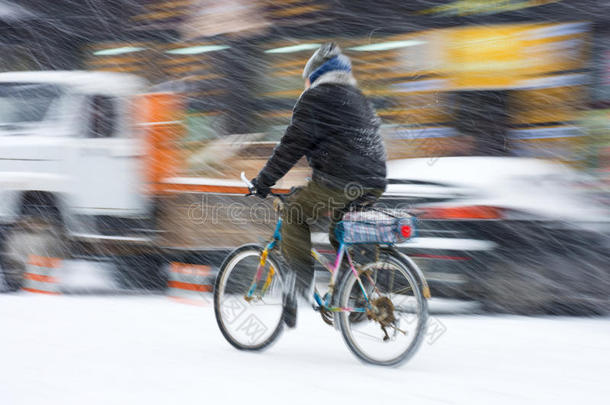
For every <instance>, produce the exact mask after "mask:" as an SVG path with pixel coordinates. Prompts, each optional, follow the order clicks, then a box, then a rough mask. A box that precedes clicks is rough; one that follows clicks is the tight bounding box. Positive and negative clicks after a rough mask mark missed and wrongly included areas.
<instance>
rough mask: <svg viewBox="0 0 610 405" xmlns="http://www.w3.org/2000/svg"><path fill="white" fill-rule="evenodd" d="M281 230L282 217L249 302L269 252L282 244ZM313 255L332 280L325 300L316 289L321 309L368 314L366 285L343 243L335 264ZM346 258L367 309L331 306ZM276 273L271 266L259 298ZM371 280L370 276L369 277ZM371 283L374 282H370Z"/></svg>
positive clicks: (249, 296) (250, 296)
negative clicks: (340, 270) (344, 258)
mask: <svg viewBox="0 0 610 405" xmlns="http://www.w3.org/2000/svg"><path fill="white" fill-rule="evenodd" d="M281 229H282V218H281V217H280V218H279V220H278V222H277V224H276V226H275V231H274V232H273V237H272V239H271V241H270V242H268V243H267V245H266V246H265V248H264V249H263V251H262V253H261V256H260V260H259V264H258V266H257V269H256V273H255V276H254V279H253V280H252V284H251V285H250V288H249V289H248V292H247V294H246V296H245V297H244V298H245V299H246V300H247V301H251V300H252V299H254V298H255V297H254V293H255V291H256V288H257V286H258V285H259V284H260V282H261V279H262V276H263V269H264V268H265V264H266V262H267V256H268V255H269V252H270V251H271V250H273V249H274V248H276V247H277V245H278V243H279V242H281V239H282V235H281V232H280V231H281ZM311 255H312V256H313V258H314V259H315V260H316V261H317V262H318V263H320V264H321V265H322V266H324V268H325V269H326V270H328V271H329V272H330V273H331V279H330V283H329V285H328V293H327V294H325V297H324V298H323V297H321V296H320V294H319V293H318V291H317V290H316V289H314V295H313V298H314V300H315V302H316V303H317V304H318V305H319V306H320V307H322V308H324V309H325V310H327V311H330V312H366V310H367V308H370V306H371V304H370V301H369V297H368V294H367V292H366V289H365V288H364V285H363V284H362V280H361V279H360V275H359V274H358V271H357V270H356V268H355V267H354V262H353V261H352V258H351V256H350V254H349V251H348V250H347V249H346V245H345V244H343V243H341V244H340V245H339V250H338V251H337V256H336V258H335V262H334V264H331V263H330V261H329V260H328V259H326V258H325V257H324V256H322V255H321V254H320V253H319V252H318V251H317V250H316V249H315V248H312V249H311ZM344 256H345V257H347V261H348V263H349V266H350V270H351V271H352V272H353V273H354V275H355V276H356V279H357V280H358V284H359V285H360V289H361V290H362V293H363V294H364V298H365V300H366V303H367V308H349V307H345V308H344V307H332V306H331V297H332V295H333V291H334V288H335V284H336V281H337V277H338V274H339V269H340V268H341V264H342V263H343V257H344ZM275 273H276V269H274V268H273V267H272V266H270V267H269V272H268V274H267V277H266V278H265V282H264V284H263V287H262V289H261V292H260V296H259V297H262V296H263V295H264V294H265V292H266V291H267V289H268V288H269V285H271V281H272V280H273V277H274V276H275ZM369 278H370V276H369ZM370 281H371V282H372V280H370ZM373 285H374V283H373Z"/></svg>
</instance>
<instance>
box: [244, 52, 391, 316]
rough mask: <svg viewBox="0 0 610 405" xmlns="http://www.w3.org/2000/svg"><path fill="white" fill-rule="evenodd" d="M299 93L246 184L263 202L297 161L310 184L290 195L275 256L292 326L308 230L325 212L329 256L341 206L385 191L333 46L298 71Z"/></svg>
mask: <svg viewBox="0 0 610 405" xmlns="http://www.w3.org/2000/svg"><path fill="white" fill-rule="evenodd" d="M303 77H304V78H305V91H304V92H303V94H301V96H300V98H299V100H298V101H297V103H296V105H295V106H294V109H293V113H292V121H291V123H290V125H289V126H288V128H287V129H286V132H285V134H284V136H283V137H282V139H281V141H280V143H279V145H277V147H276V148H275V149H274V151H273V154H272V156H271V157H270V158H269V160H268V162H267V164H266V165H265V167H264V168H263V169H262V170H261V171H260V173H259V174H258V176H257V177H256V178H255V179H254V180H252V184H253V185H254V187H255V188H256V193H257V195H258V196H260V197H261V198H265V197H266V196H267V195H268V194H269V192H270V189H271V187H272V186H273V185H274V184H275V183H276V182H277V181H278V180H279V179H280V178H282V177H283V176H284V175H285V174H286V173H287V172H288V170H290V169H291V168H292V167H293V166H294V165H295V164H296V162H297V161H298V160H299V159H300V158H301V157H303V156H306V157H307V160H308V162H309V165H310V166H311V168H312V172H313V173H312V180H311V181H309V183H307V185H306V186H305V187H303V188H302V189H299V190H298V191H297V192H296V193H294V194H293V195H291V196H290V198H289V199H288V201H287V202H286V206H285V210H284V212H285V215H284V222H283V226H282V245H281V246H282V255H283V256H284V257H285V258H286V260H287V261H288V264H289V265H290V266H291V268H292V269H293V271H294V273H295V274H296V280H295V285H294V287H291V288H290V293H289V294H288V295H287V296H286V297H285V300H286V302H285V304H286V312H285V315H284V321H285V323H286V324H287V326H289V327H294V326H295V325H296V306H297V304H296V298H295V297H296V294H297V293H298V294H300V295H301V296H306V293H307V291H308V290H309V286H310V284H311V282H312V280H313V273H314V263H313V258H312V257H311V255H310V250H311V233H310V228H309V225H310V224H311V223H312V222H314V221H315V220H317V219H318V217H319V216H320V215H324V214H325V213H326V212H328V213H329V216H330V221H331V225H330V230H329V232H330V242H331V244H332V246H333V247H334V248H335V249H337V247H338V242H337V240H336V237H335V232H334V230H335V226H336V224H337V223H338V222H339V221H340V220H341V217H342V216H343V213H344V212H345V210H346V209H348V207H349V206H350V205H351V204H352V203H354V202H358V201H363V200H366V201H367V202H371V201H373V200H376V199H378V198H379V197H380V196H381V194H382V193H383V192H384V190H385V187H386V178H385V177H386V163H385V161H386V152H385V147H384V144H383V140H382V138H381V135H380V134H379V118H378V117H377V115H376V113H375V110H374V109H373V107H372V106H371V105H370V103H369V102H368V101H367V99H366V97H365V96H364V95H363V94H362V92H361V91H360V90H359V89H358V88H357V87H356V80H355V79H354V77H353V75H352V73H351V62H350V60H349V58H348V57H347V56H345V55H343V54H342V53H341V49H340V48H339V46H337V45H336V44H335V43H327V44H324V45H322V46H321V47H320V48H319V49H318V50H317V51H316V52H315V53H314V54H313V56H312V57H311V58H310V59H309V61H308V62H307V64H306V65H305V69H304V70H303Z"/></svg>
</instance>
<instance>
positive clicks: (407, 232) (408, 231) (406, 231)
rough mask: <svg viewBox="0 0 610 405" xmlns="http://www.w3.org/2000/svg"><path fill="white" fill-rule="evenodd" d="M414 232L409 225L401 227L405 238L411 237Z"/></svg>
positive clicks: (401, 232)
mask: <svg viewBox="0 0 610 405" xmlns="http://www.w3.org/2000/svg"><path fill="white" fill-rule="evenodd" d="M412 232H413V230H412V229H411V227H410V226H409V225H403V226H401V227H400V234H401V235H402V236H403V237H404V238H410V237H411V233H412Z"/></svg>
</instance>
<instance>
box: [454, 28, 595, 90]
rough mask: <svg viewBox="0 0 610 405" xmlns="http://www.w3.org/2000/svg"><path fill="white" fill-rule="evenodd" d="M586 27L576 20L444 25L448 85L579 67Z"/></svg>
mask: <svg viewBox="0 0 610 405" xmlns="http://www.w3.org/2000/svg"><path fill="white" fill-rule="evenodd" d="M588 29H589V28H588V25H587V24H586V23H580V22H578V23H564V24H508V25H495V26H483V27H478V26H477V27H464V28H456V29H448V30H444V32H445V35H446V40H445V46H446V48H445V59H446V69H447V73H448V74H449V77H450V78H451V79H450V80H451V83H450V87H451V88H453V89H494V88H496V89H499V88H514V87H519V86H520V84H522V83H523V82H524V81H525V80H529V79H532V78H533V77H536V76H538V77H540V76H543V75H545V74H550V73H557V72H561V71H565V70H573V69H578V68H581V67H582V66H583V64H584V62H585V61H586V57H585V50H586V45H587V43H586V38H585V36H584V34H585V33H586V32H587V31H588Z"/></svg>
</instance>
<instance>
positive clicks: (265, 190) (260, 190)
mask: <svg viewBox="0 0 610 405" xmlns="http://www.w3.org/2000/svg"><path fill="white" fill-rule="evenodd" d="M250 183H252V185H253V186H254V190H255V191H256V196H257V197H260V198H266V197H267V196H268V195H269V193H270V192H271V187H263V186H261V185H259V184H258V177H256V178H254V179H252V181H251V182H250Z"/></svg>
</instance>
